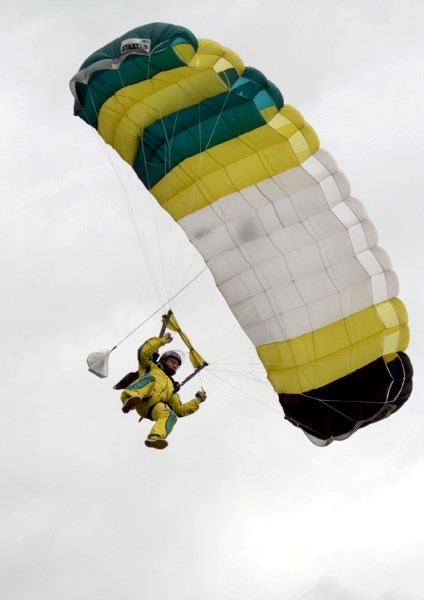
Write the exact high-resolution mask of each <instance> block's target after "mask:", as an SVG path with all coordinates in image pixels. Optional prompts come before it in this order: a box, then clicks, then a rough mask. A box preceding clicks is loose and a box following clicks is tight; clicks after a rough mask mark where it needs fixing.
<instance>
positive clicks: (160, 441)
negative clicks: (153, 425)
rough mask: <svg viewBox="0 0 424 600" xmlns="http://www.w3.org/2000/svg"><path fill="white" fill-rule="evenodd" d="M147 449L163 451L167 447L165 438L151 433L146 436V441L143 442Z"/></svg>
mask: <svg viewBox="0 0 424 600" xmlns="http://www.w3.org/2000/svg"><path fill="white" fill-rule="evenodd" d="M144 443H145V444H146V446H147V447H148V448H156V449H157V450H163V449H164V448H166V447H167V445H168V442H167V441H166V439H165V438H163V437H161V436H160V435H156V434H155V433H151V434H150V435H148V436H147V440H146V441H145V442H144Z"/></svg>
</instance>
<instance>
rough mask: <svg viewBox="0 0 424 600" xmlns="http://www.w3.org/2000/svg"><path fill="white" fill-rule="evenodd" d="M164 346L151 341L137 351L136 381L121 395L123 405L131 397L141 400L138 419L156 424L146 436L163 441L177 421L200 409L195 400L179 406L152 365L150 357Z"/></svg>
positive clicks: (159, 340)
mask: <svg viewBox="0 0 424 600" xmlns="http://www.w3.org/2000/svg"><path fill="white" fill-rule="evenodd" d="M167 342H168V340H167V339H166V338H158V337H153V338H150V339H149V340H147V342H145V343H144V344H143V345H142V346H141V347H140V348H139V350H138V363H139V364H138V367H139V369H138V373H139V377H138V379H137V380H136V381H135V382H134V383H132V384H131V385H129V386H128V387H127V388H125V390H123V392H122V394H121V400H122V402H123V403H124V402H125V401H126V400H127V398H128V397H130V396H132V397H136V398H139V399H140V402H139V403H138V405H137V407H136V410H137V412H138V414H139V415H140V417H143V418H144V419H150V420H151V421H155V423H154V425H153V427H152V429H151V431H150V434H149V435H152V434H154V435H159V436H161V437H163V438H166V437H167V436H168V435H169V434H170V433H171V431H172V428H173V427H174V425H175V423H176V421H177V417H185V416H187V415H191V414H193V413H194V412H196V411H197V410H198V408H199V406H200V401H199V399H198V398H193V399H192V400H190V401H189V402H185V403H184V404H182V403H181V400H180V397H179V396H178V394H177V393H175V392H174V383H173V381H172V379H171V378H170V377H168V375H166V373H165V372H164V371H163V370H162V369H161V368H160V367H158V366H157V364H156V363H155V362H153V353H154V352H156V351H157V350H159V348H160V347H161V346H163V345H164V344H166V343H167Z"/></svg>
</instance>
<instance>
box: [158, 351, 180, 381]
mask: <svg viewBox="0 0 424 600" xmlns="http://www.w3.org/2000/svg"><path fill="white" fill-rule="evenodd" d="M168 358H173V359H174V360H175V361H176V362H177V363H178V366H175V367H174V366H171V365H169V364H167V360H168ZM182 362H183V361H182V358H181V355H180V354H179V353H178V352H176V351H175V350H167V352H164V353H163V354H161V356H160V358H159V361H158V365H159V366H160V367H161V369H162V370H163V371H164V373H166V375H168V377H172V376H173V375H175V373H176V372H177V369H178V368H179V367H181V364H182Z"/></svg>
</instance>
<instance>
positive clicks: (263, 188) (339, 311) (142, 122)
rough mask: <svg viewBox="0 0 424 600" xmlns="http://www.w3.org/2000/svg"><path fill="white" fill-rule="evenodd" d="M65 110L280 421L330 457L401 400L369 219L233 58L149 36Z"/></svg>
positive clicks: (396, 304)
mask: <svg viewBox="0 0 424 600" xmlns="http://www.w3.org/2000/svg"><path fill="white" fill-rule="evenodd" d="M70 85H71V90H72V93H73V95H74V98H75V108H74V112H75V114H76V115H77V116H79V117H81V118H82V119H83V120H84V121H86V122H87V123H88V124H89V125H91V126H92V127H94V128H95V129H96V130H97V131H98V133H99V134H100V135H101V136H102V137H103V139H104V140H105V142H106V143H108V144H110V145H111V146H113V148H115V150H116V151H117V152H118V153H119V154H120V155H121V157H122V158H123V159H124V160H125V161H126V162H128V163H129V164H130V165H131V166H132V167H133V168H134V170H135V172H136V173H137V175H138V177H139V178H140V180H141V181H142V182H143V184H144V185H145V186H146V188H147V189H148V190H150V192H151V193H152V194H153V195H154V196H155V198H156V199H157V201H158V202H159V203H160V204H161V206H162V207H163V208H164V209H165V210H166V211H168V213H169V214H170V215H171V216H172V217H173V218H174V219H175V221H177V222H178V223H179V225H180V226H181V227H182V228H183V229H184V231H185V232H186V234H187V236H188V237H189V239H190V240H191V242H192V243H193V244H194V245H195V246H196V248H197V249H198V250H199V252H200V253H201V255H202V256H203V258H204V260H205V261H206V263H207V265H208V266H209V268H210V270H211V272H212V274H213V276H214V278H215V281H216V283H217V285H218V287H219V289H220V291H221V293H222V294H223V296H224V297H225V299H226V301H227V303H228V305H229V306H230V308H231V310H232V312H233V313H234V315H235V316H236V318H237V319H238V320H239V322H240V324H241V326H242V327H243V329H244V331H245V332H246V333H247V335H248V336H249V338H250V339H251V340H252V342H253V344H254V345H255V347H256V350H257V352H258V355H259V357H260V359H261V360H262V362H263V364H264V366H265V368H266V371H267V374H268V379H269V381H270V382H271V384H272V386H273V387H274V389H275V391H276V392H277V394H278V395H279V399H280V403H281V405H282V407H283V409H284V411H285V415H286V417H287V418H288V419H289V420H290V421H291V422H292V423H293V424H294V425H296V426H299V427H301V428H302V429H303V430H304V432H305V433H307V434H308V436H309V438H310V439H311V441H313V442H314V443H316V444H318V445H327V444H328V443H330V442H331V441H332V440H333V439H344V438H346V437H348V436H349V435H351V434H352V433H353V432H354V431H356V430H357V429H358V428H360V427H363V426H365V425H368V424H370V423H372V422H375V421H376V420H379V419H381V418H383V417H384V416H387V415H388V414H391V413H392V412H394V411H395V410H397V408H399V406H401V405H402V404H403V403H404V402H405V401H406V400H407V398H408V397H409V395H410V393H411V389H412V366H411V363H410V361H409V359H408V357H407V356H406V354H405V353H404V352H403V351H404V350H405V349H406V347H407V345H408V340H409V332H408V325H407V313H406V310H405V307H404V305H403V304H402V302H401V301H400V300H399V299H398V298H397V294H398V280H397V277H396V275H395V273H394V272H393V270H392V268H391V263H390V260H389V258H388V256H387V254H386V253H385V252H384V250H382V249H381V248H380V247H379V246H378V245H377V233H376V229H375V227H374V225H373V224H372V223H371V221H370V220H369V219H368V217H367V213H366V211H365V209H364V207H363V205H362V204H361V203H360V202H359V201H358V200H357V199H355V198H353V197H352V196H351V193H350V186H349V183H348V181H347V179H346V177H345V176H344V174H343V173H342V172H341V171H340V170H339V168H338V166H337V164H336V162H335V161H334V159H333V158H332V156H331V155H330V154H329V153H328V152H326V151H325V150H323V149H321V148H320V144H319V140H318V137H317V135H316V133H315V132H314V130H313V129H312V127H311V126H310V125H308V124H307V123H306V122H305V121H304V119H303V117H302V115H301V114H300V113H299V112H298V111H297V110H296V109H295V108H294V107H292V106H290V105H287V104H285V102H284V99H283V96H282V94H281V92H280V91H279V90H278V88H277V87H276V86H275V85H274V84H273V83H271V82H270V81H268V80H267V78H266V77H265V76H264V75H263V74H262V73H261V72H259V71H258V70H257V69H254V68H252V67H246V66H245V65H244V64H243V61H242V59H241V58H240V57H239V56H237V54H235V53H234V52H233V51H232V50H229V49H228V48H225V47H223V46H221V45H220V44H219V43H217V42H214V41H211V40H205V39H196V37H195V36H194V35H193V34H192V33H191V32H190V31H189V30H187V29H186V28H184V27H180V26H176V25H170V24H165V23H152V24H148V25H143V26H141V27H138V28H136V29H133V30H132V31H129V32H128V33H126V34H124V35H123V36H121V37H120V38H118V39H116V40H114V41H113V42H111V43H109V44H107V45H106V46H104V47H103V48H101V49H99V50H97V51H96V52H94V53H93V54H92V55H91V56H90V57H88V58H87V59H86V60H85V61H84V63H83V64H82V66H81V68H80V70H79V72H78V73H77V74H76V75H75V76H74V77H73V79H72V80H71V83H70Z"/></svg>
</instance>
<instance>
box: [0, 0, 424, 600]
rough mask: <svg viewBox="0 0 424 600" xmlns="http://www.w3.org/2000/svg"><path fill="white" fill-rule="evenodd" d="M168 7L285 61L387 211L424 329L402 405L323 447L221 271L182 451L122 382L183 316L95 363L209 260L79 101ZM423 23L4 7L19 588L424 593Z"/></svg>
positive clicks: (9, 383) (275, 77)
mask: <svg viewBox="0 0 424 600" xmlns="http://www.w3.org/2000/svg"><path fill="white" fill-rule="evenodd" d="M152 21H165V22H170V23H176V24H181V25H185V26H186V27H188V28H189V29H191V30H192V31H193V33H194V34H195V35H196V36H197V37H207V38H212V39H214V40H217V41H219V42H221V43H222V44H224V45H226V46H229V47H231V48H232V49H233V50H235V51H236V52H237V53H238V54H239V55H240V56H241V57H242V58H243V59H244V62H245V64H247V65H252V66H255V67H256V68H258V69H260V70H261V71H263V72H264V73H265V74H266V75H267V76H268V78H269V79H270V80H271V81H273V82H274V83H275V84H276V85H277V86H278V87H279V89H280V90H281V91H282V93H283V95H284V98H285V101H286V102H287V103H289V104H292V105H294V106H296V108H298V109H299V110H300V111H301V112H302V114H303V115H304V117H305V119H306V120H307V121H308V122H309V123H311V125H312V126H313V127H314V128H315V130H316V131H317V133H318V135H319V137H320V140H321V145H322V147H323V148H325V149H326V150H328V151H330V152H331V154H332V155H333V156H334V158H335V159H336V161H337V162H338V164H339V166H340V168H341V169H342V170H343V171H344V173H345V174H346V176H347V177H348V179H349V181H350V184H351V188H352V193H353V195H354V196H356V197H357V198H359V199H360V200H361V201H362V202H363V203H364V205H365V206H366V208H367V210H368V213H369V216H370V218H371V220H372V221H373V222H374V223H375V225H376V227H377V231H378V233H379V241H380V245H381V246H382V247H383V248H384V249H385V250H386V251H387V252H388V253H389V255H390V257H391V259H392V262H393V267H394V270H395V271H396V273H397V274H398V276H399V280H400V289H401V291H400V298H401V299H402V300H403V301H404V302H405V304H406V306H407V308H408V311H409V316H410V324H411V344H410V347H409V350H408V353H409V355H410V357H411V360H412V362H413V364H414V367H415V380H414V381H415V389H414V392H413V395H412V397H411V399H410V400H409V402H408V403H407V404H406V405H405V406H404V407H403V408H402V409H401V410H400V411H399V412H398V413H397V414H396V415H394V416H393V417H391V418H390V419H388V420H386V421H383V422H381V423H378V424H376V425H373V426H371V427H369V428H366V429H364V430H363V431H360V432H358V433H357V434H356V435H354V436H353V437H352V438H350V439H349V440H347V441H345V442H341V443H334V444H332V445H331V446H329V447H328V448H318V447H315V446H313V445H312V444H311V443H310V442H309V441H308V440H307V439H306V437H305V436H304V435H303V434H302V432H301V431H300V430H297V429H296V428H294V427H293V426H291V425H290V424H289V423H288V422H287V421H284V419H283V417H282V414H281V410H280V408H279V405H278V400H277V397H276V395H275V394H274V392H273V391H272V389H271V388H270V386H269V385H268V383H267V382H266V378H265V376H264V374H263V370H262V369H261V366H260V364H259V363H258V361H257V359H256V357H255V351H254V349H253V348H252V346H251V344H250V342H249V341H248V339H247V338H246V336H245V335H244V333H243V332H242V330H241V329H240V328H239V326H238V324H237V323H236V322H235V320H234V319H233V317H232V315H231V314H230V313H229V311H228V309H227V308H226V305H225V303H224V301H223V299H222V297H221V296H220V295H219V293H218V292H217V291H216V288H215V286H214V284H213V281H212V278H211V276H210V275H209V274H208V273H207V272H205V273H203V274H202V275H200V276H199V277H198V278H197V279H196V280H195V282H194V283H193V284H191V285H190V286H188V288H187V289H186V290H185V291H184V292H183V293H181V294H180V295H179V296H178V297H177V298H176V299H175V301H173V302H172V308H173V309H174V311H175V314H176V315H177V317H178V318H179V320H180V321H181V324H182V326H183V327H184V328H185V329H186V330H187V333H188V334H189V336H190V337H191V339H192V341H193V343H194V345H195V346H196V348H197V349H198V350H199V351H200V352H201V353H202V354H203V355H204V357H205V358H206V359H207V360H208V361H209V362H210V363H211V369H210V370H208V371H206V372H204V374H203V375H202V376H201V377H200V378H198V379H197V380H195V381H194V382H192V383H190V384H188V385H187V386H186V387H187V389H185V388H183V392H182V397H183V399H189V398H190V397H191V396H192V394H193V393H194V392H195V391H196V390H197V389H198V388H199V387H200V386H201V385H203V386H204V388H205V389H206V390H207V392H208V400H207V402H206V403H205V404H204V405H202V406H201V410H200V411H199V412H198V413H196V414H195V415H193V416H192V417H189V418H186V419H183V420H179V421H178V423H177V425H176V427H175V429H174V431H173V433H172V436H171V437H170V445H169V447H168V449H167V450H166V451H164V452H157V451H153V450H149V449H147V448H146V447H145V446H144V438H145V435H146V433H147V431H148V424H147V423H145V422H142V423H140V424H139V423H138V422H137V418H136V417H135V416H134V415H133V414H129V415H123V414H122V412H121V411H120V401H119V393H117V392H116V391H114V390H113V389H112V385H113V384H114V383H115V382H116V380H117V379H119V378H120V377H121V376H122V375H123V374H124V373H125V372H127V371H128V370H133V369H134V368H135V366H136V362H135V352H136V349H137V347H138V345H139V343H140V342H141V341H143V340H144V339H145V338H148V337H150V336H151V335H156V334H157V333H158V331H159V326H160V323H159V320H158V316H159V315H160V312H159V313H158V315H156V317H155V318H153V319H151V320H149V321H148V322H147V323H146V324H145V325H143V326H141V327H140V328H139V329H138V330H137V332H136V333H135V334H134V335H132V336H130V337H129V338H128V339H127V340H126V341H125V342H124V343H122V344H120V345H119V346H118V348H117V349H116V351H114V352H113V353H112V355H111V361H110V376H109V377H108V378H107V379H102V380H101V379H98V378H96V377H95V376H93V375H92V374H90V373H88V371H87V368H86V364H85V359H86V356H87V354H88V353H89V352H91V351H94V350H99V349H101V348H111V347H112V346H114V345H115V344H117V343H118V342H120V341H121V340H122V339H123V338H124V337H125V336H126V335H127V334H128V333H129V332H131V331H132V330H133V329H135V328H136V327H137V326H138V325H139V324H140V323H142V322H143V321H144V320H145V319H146V318H147V317H149V315H151V314H152V313H153V312H154V311H156V310H157V309H158V308H159V307H160V306H161V304H163V303H164V302H166V301H167V299H168V298H170V297H171V296H172V295H173V294H175V293H176V292H177V291H178V290H179V289H181V288H182V287H183V286H184V285H185V284H187V283H188V282H189V281H190V280H191V279H192V278H193V277H195V276H196V274H197V273H199V272H200V271H201V270H202V268H203V265H204V263H203V261H202V259H201V258H199V257H198V256H197V254H196V252H195V250H194V249H193V247H192V246H191V245H190V244H189V242H188V241H187V240H186V239H185V237H184V235H183V234H182V233H181V231H180V230H179V228H178V227H177V226H174V224H173V223H171V221H170V220H169V219H168V218H167V216H166V215H164V214H162V212H161V211H159V210H158V209H157V207H156V205H155V203H154V201H153V200H152V198H151V197H150V196H149V194H148V193H147V192H146V191H145V190H144V188H143V186H142V185H141V184H140V183H139V182H138V181H137V180H136V178H135V177H134V176H133V175H132V173H131V172H130V169H129V168H127V166H126V165H124V164H123V163H122V161H120V160H118V158H117V157H116V156H115V155H114V154H113V152H112V151H110V150H108V149H107V148H106V147H105V145H104V143H103V142H102V141H101V140H100V138H98V136H97V135H96V133H95V132H94V131H93V130H91V129H90V128H89V127H88V126H87V125H86V124H84V123H83V122H82V121H81V120H79V119H77V118H75V117H74V116H73V99H72V96H71V93H70V91H69V88H68V82H69V80H70V78H71V77H72V76H73V75H74V74H75V73H76V72H77V70H78V68H79V66H80V64H81V63H82V62H83V60H84V59H85V58H86V57H87V56H88V55H89V54H91V53H92V52H93V51H94V50H96V49H97V48H99V47H100V46H103V45H104V44H106V43H107V42H109V41H110V40H112V39H114V38H116V37H118V36H120V35H121V34H123V33H125V32H126V31H128V30H130V29H132V28H134V27H136V26H139V25H142V24H144V23H149V22H152ZM423 30H424V8H423V4H422V2H421V0H402V1H400V0H352V1H345V0H319V1H317V0H296V2H294V1H292V2H287V1H285V0H281V1H280V2H278V3H277V2H268V3H260V2H253V1H251V0H231V2H229V1H228V0H226V1H223V0H218V1H215V2H205V1H204V0H199V1H197V2H195V1H194V0H185V1H180V2H178V1H177V2H176V1H171V0H163V1H162V2H160V3H158V2H152V3H149V2H140V0H138V1H135V0H127V1H126V2H125V3H121V2H118V1H116V0H115V1H114V2H112V1H111V0H102V1H100V0H85V1H82V0H73V1H72V2H68V1H67V0H64V2H62V3H60V2H57V1H56V0H39V1H38V2H32V1H30V0H27V1H25V0H15V1H14V2H13V3H12V2H8V1H7V0H0V32H1V37H0V44H1V56H2V80H1V81H2V93H1V96H0V103H1V110H0V128H1V129H0V131H1V135H0V154H1V162H0V169H1V177H0V190H1V207H0V228H1V234H0V260H1V280H2V285H1V289H2V291H1V295H0V308H1V311H0V315H1V317H0V318H1V332H2V335H1V364H2V381H1V390H2V394H1V408H0V410H1V416H0V423H1V428H2V431H1V437H0V439H1V442H0V443H1V452H0V464H1V472H2V476H1V494H0V506H1V512H0V539H1V541H2V543H1V545H0V561H1V565H0V566H1V576H0V596H1V597H2V598H5V599H7V600H57V599H61V600H86V599H87V600H88V599H90V600H92V599H94V598H102V599H103V600H112V599H113V600H115V598H117V597H119V598H125V599H126V600H140V599H143V600H144V599H146V598H148V597H154V598H155V600H174V599H175V600H179V599H184V600H199V598H202V599H204V600H239V599H240V600H263V599H264V598H267V600H282V599H285V600H422V599H423V598H424V580H423V576H422V561H423V556H424V535H423V534H424V520H423V517H422V514H423V511H422V506H423V501H424V493H423V483H422V482H423V475H424V469H423V466H424V443H423V425H422V422H423V417H424V409H423V404H422V396H423V380H422V376H421V365H422V363H423V356H424V347H423V342H422V340H423V336H424V331H423V329H424V328H423V316H422V309H423V304H424V302H423V300H424V285H423V274H424V273H423V267H422V261H423V259H422V256H423V255H424V240H423V235H422V223H423V218H424V214H423V213H424V211H423V201H422V200H423V183H422V182H423V156H424V154H423V150H424V148H423V139H424V123H423V121H424V118H423V105H424V78H423V62H424V61H423V56H424V38H423ZM158 238H160V239H161V244H160V247H158V245H157V239H158ZM176 345H177V347H179V348H181V349H182V348H183V346H182V345H181V343H178V341H177V342H176ZM183 369H184V373H185V374H188V372H189V368H188V366H187V365H184V367H183Z"/></svg>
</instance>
